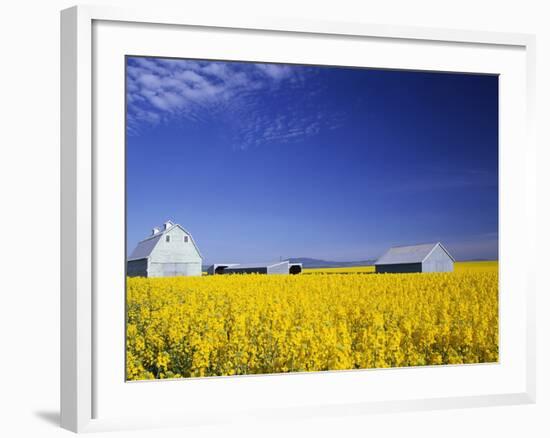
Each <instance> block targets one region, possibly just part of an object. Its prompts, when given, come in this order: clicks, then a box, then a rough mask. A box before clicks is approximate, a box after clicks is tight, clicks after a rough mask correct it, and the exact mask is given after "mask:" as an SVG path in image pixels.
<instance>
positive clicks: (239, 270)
mask: <svg viewBox="0 0 550 438" xmlns="http://www.w3.org/2000/svg"><path fill="white" fill-rule="evenodd" d="M207 272H208V274H210V275H214V274H216V275H220V274H281V275H288V274H299V273H300V272H302V264H301V263H290V262H289V261H288V260H285V261H282V262H267V263H225V264H224V263H216V264H213V265H212V266H210V267H209V268H208V271H207Z"/></svg>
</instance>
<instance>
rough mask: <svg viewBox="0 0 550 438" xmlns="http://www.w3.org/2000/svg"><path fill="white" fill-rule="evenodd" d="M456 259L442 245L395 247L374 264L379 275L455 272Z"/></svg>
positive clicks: (426, 244)
mask: <svg viewBox="0 0 550 438" xmlns="http://www.w3.org/2000/svg"><path fill="white" fill-rule="evenodd" d="M454 263H455V259H454V257H453V256H452V255H451V253H450V252H449V251H447V249H446V248H445V247H444V246H443V245H442V244H441V242H436V243H424V244H421V245H411V246H395V247H393V248H390V249H389V250H388V251H387V252H386V253H385V254H384V255H383V256H382V257H380V258H379V259H378V260H377V261H376V263H375V264H374V266H375V270H376V272H377V273H403V272H405V273H406V272H453V270H454Z"/></svg>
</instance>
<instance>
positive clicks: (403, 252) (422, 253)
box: [375, 242, 454, 265]
mask: <svg viewBox="0 0 550 438" xmlns="http://www.w3.org/2000/svg"><path fill="white" fill-rule="evenodd" d="M437 245H439V246H441V248H442V249H443V251H445V252H446V253H447V254H448V255H449V257H451V259H453V261H454V258H453V257H452V256H451V254H449V251H447V250H446V249H445V247H444V246H443V245H441V243H439V242H436V243H423V244H421V245H411V246H395V247H393V248H390V249H389V250H388V251H387V252H386V253H385V254H384V255H383V256H382V257H380V258H379V259H378V260H377V261H376V263H375V265H396V264H400V263H421V262H423V261H424V260H425V259H426V257H428V256H429V255H430V253H431V252H432V251H433V250H434V248H435V247H436V246H437Z"/></svg>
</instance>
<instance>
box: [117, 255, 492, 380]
mask: <svg viewBox="0 0 550 438" xmlns="http://www.w3.org/2000/svg"><path fill="white" fill-rule="evenodd" d="M329 273H330V271H328V270H315V271H309V272H308V271H306V272H304V273H303V274H300V275H291V276H277V275H255V274H249V275H219V276H206V277H174V278H151V279H146V278H128V283H127V340H126V342H127V353H126V358H127V361H126V362H127V363H126V372H127V379H128V380H140V379H162V378H178V377H201V376H226V375H235V374H260V373H284V372H297V371H322V370H344V369H354V368H383V367H403V366H418V365H436V364H457V363H481V362H495V361H498V265H497V264H496V262H494V263H485V264H480V263H468V264H460V263H458V264H457V266H456V270H455V272H453V273H448V274H383V275H376V274H368V273H366V272H364V271H361V270H352V271H351V272H335V273H330V275H329Z"/></svg>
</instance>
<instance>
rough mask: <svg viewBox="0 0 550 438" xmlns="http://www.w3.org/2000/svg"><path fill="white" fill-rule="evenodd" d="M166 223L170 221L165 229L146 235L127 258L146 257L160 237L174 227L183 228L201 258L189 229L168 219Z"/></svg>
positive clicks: (137, 258) (138, 258)
mask: <svg viewBox="0 0 550 438" xmlns="http://www.w3.org/2000/svg"><path fill="white" fill-rule="evenodd" d="M166 223H170V224H171V225H170V226H169V227H168V228H166V229H165V230H161V231H159V232H158V233H156V234H153V235H152V236H149V237H146V238H145V239H143V240H142V241H141V242H139V243H138V244H137V246H136V247H135V248H134V250H133V251H132V253H131V254H130V257H128V260H129V261H130V260H140V259H146V258H148V257H149V256H150V255H151V253H152V252H153V249H155V246H157V243H158V241H159V240H160V238H161V237H162V236H163V235H164V234H166V233H167V232H169V231H170V230H173V229H174V228H176V227H178V228H180V229H181V230H183V231H184V232H185V233H187V234H188V235H189V238H190V239H191V242H192V243H193V245H195V248H196V249H197V252H198V253H199V256H200V258H202V254H201V252H200V250H199V247H198V246H197V244H196V243H195V239H193V236H192V235H191V233H190V232H189V231H187V230H186V229H185V228H183V227H182V226H181V225H180V224H175V223H173V222H172V221H168V222H166Z"/></svg>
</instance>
